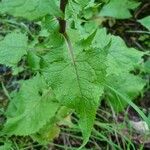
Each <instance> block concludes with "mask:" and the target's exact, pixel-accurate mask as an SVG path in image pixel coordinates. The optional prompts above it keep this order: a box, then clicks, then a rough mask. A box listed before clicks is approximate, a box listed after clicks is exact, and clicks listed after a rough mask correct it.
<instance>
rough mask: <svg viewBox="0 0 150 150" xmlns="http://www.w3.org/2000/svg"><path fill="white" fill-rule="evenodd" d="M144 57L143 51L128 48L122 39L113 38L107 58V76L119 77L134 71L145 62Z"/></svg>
mask: <svg viewBox="0 0 150 150" xmlns="http://www.w3.org/2000/svg"><path fill="white" fill-rule="evenodd" d="M143 55H144V53H143V52H141V51H138V50H136V49H134V48H128V47H127V46H126V45H125V42H124V41H123V40H122V39H121V38H120V37H116V36H112V41H111V46H110V48H109V54H108V57H107V65H108V68H107V74H108V75H109V74H116V75H119V74H123V73H125V72H127V73H128V72H129V71H132V70H134V69H135V68H136V67H138V66H139V65H140V63H141V62H143V59H142V56H143Z"/></svg>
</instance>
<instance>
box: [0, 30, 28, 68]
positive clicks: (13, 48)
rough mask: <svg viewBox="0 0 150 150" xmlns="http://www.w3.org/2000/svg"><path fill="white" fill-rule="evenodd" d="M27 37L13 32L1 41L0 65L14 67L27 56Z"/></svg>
mask: <svg viewBox="0 0 150 150" xmlns="http://www.w3.org/2000/svg"><path fill="white" fill-rule="evenodd" d="M27 40H28V38H27V36H26V35H25V34H22V33H17V32H12V33H10V34H8V35H6V36H5V38H4V39H3V40H2V41H0V64H5V65H7V66H10V67H13V66H16V65H17V63H18V62H19V61H20V60H21V57H22V56H23V55H25V54H26V50H27Z"/></svg>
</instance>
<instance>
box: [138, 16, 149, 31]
mask: <svg viewBox="0 0 150 150" xmlns="http://www.w3.org/2000/svg"><path fill="white" fill-rule="evenodd" d="M138 22H140V23H141V24H142V25H143V26H144V27H146V28H147V29H148V30H150V16H147V17H145V18H143V19H140V20H138Z"/></svg>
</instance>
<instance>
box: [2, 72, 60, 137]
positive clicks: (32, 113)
mask: <svg viewBox="0 0 150 150" xmlns="http://www.w3.org/2000/svg"><path fill="white" fill-rule="evenodd" d="M20 100H21V102H20ZM58 107H59V104H58V103H57V102H56V100H55V97H54V95H53V93H52V91H51V89H50V88H48V87H47V85H46V83H45V82H44V80H43V79H42V78H40V76H39V75H37V76H36V77H34V78H33V79H30V80H28V81H23V82H22V83H21V87H20V90H19V92H18V93H15V94H14V95H13V98H12V100H11V102H10V104H9V107H8V110H7V112H6V114H7V122H6V124H5V126H4V130H3V132H4V133H7V134H9V135H29V134H33V133H35V132H37V131H39V129H40V128H42V127H43V126H44V125H45V124H46V123H47V121H49V120H50V119H51V118H52V117H53V116H54V115H55V113H56V111H57V109H58ZM50 108H53V109H50Z"/></svg>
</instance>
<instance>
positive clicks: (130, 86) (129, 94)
mask: <svg viewBox="0 0 150 150" xmlns="http://www.w3.org/2000/svg"><path fill="white" fill-rule="evenodd" d="M107 85H109V86H111V87H113V88H114V89H116V90H117V91H118V92H119V93H120V94H121V95H123V96H124V97H125V98H126V99H131V100H133V99H135V98H136V97H137V96H138V95H139V94H140V91H142V90H143V88H144V86H145V85H146V82H145V81H144V80H143V79H141V78H140V77H138V76H135V75H133V74H129V73H125V74H124V73H122V74H121V75H119V76H117V75H110V76H108V77H107ZM107 95H108V96H107V97H108V98H107V100H108V101H109V102H110V103H111V105H112V106H113V108H114V110H115V111H116V112H120V111H123V110H124V108H125V107H126V106H127V104H128V103H127V102H126V101H124V99H123V98H122V97H119V96H118V95H116V93H114V92H113V91H111V90H110V91H109V89H107Z"/></svg>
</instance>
